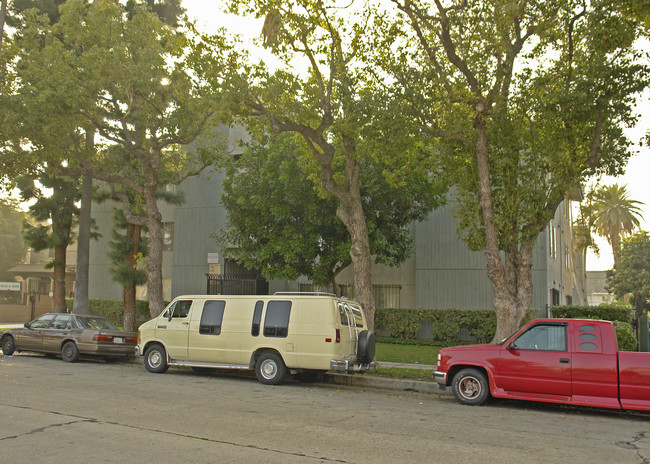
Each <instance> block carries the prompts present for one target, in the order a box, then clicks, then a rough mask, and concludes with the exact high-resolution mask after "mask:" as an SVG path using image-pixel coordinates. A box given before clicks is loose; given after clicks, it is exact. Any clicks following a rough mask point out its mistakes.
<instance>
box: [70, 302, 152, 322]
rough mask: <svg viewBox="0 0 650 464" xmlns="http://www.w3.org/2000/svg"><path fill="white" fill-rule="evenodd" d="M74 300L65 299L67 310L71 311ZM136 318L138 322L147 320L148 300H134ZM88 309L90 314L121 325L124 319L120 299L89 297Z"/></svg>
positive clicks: (122, 303) (122, 304)
mask: <svg viewBox="0 0 650 464" xmlns="http://www.w3.org/2000/svg"><path fill="white" fill-rule="evenodd" d="M73 303H74V300H72V299H66V305H67V308H68V311H69V312H72V306H73ZM135 307H136V313H137V320H138V321H140V322H145V321H147V320H148V319H149V318H150V316H149V302H147V301H141V300H139V301H136V305H135ZM88 310H89V313H90V314H93V315H96V316H102V317H105V318H106V319H108V320H109V321H111V322H113V323H115V324H119V325H122V321H123V320H124V301H122V300H104V299H95V298H93V299H90V300H89V301H88Z"/></svg>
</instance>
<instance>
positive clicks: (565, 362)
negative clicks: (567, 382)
mask: <svg viewBox="0 0 650 464" xmlns="http://www.w3.org/2000/svg"><path fill="white" fill-rule="evenodd" d="M560 362H561V363H562V364H569V363H570V362H571V360H570V359H569V358H560Z"/></svg>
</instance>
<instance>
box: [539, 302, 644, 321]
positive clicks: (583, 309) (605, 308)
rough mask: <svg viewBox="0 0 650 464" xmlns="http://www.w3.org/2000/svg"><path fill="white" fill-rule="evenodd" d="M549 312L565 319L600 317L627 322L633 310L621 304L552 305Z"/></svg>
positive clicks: (630, 318)
mask: <svg viewBox="0 0 650 464" xmlns="http://www.w3.org/2000/svg"><path fill="white" fill-rule="evenodd" d="M551 313H552V314H553V317H562V318H567V319H600V320H603V321H621V322H628V323H629V322H632V321H633V320H634V310H633V309H632V308H629V307H622V306H621V305H600V306H554V307H552V308H551Z"/></svg>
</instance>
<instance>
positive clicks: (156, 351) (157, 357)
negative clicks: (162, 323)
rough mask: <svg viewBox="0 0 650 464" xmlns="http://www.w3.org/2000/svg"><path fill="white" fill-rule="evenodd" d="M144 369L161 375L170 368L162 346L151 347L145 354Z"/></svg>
mask: <svg viewBox="0 0 650 464" xmlns="http://www.w3.org/2000/svg"><path fill="white" fill-rule="evenodd" d="M144 367H146V368H147V370H148V371H149V372H153V373H154V374H161V373H163V372H165V371H166V370H167V368H168V367H169V366H168V365H167V353H165V348H163V347H162V346H161V345H151V346H150V347H149V348H147V349H146V350H145V352H144Z"/></svg>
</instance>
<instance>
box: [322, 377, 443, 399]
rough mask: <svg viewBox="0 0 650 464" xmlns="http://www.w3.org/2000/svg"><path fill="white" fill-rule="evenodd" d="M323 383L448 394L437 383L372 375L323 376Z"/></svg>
mask: <svg viewBox="0 0 650 464" xmlns="http://www.w3.org/2000/svg"><path fill="white" fill-rule="evenodd" d="M322 382H323V383H330V384H336V385H346V386H352V387H367V388H378V389H382V390H393V391H414V392H420V393H440V394H448V392H447V391H446V389H445V390H441V389H440V387H439V386H438V384H437V383H436V382H423V381H420V380H404V379H389V378H385V377H376V376H373V375H372V374H359V375H346V374H323V376H322Z"/></svg>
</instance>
